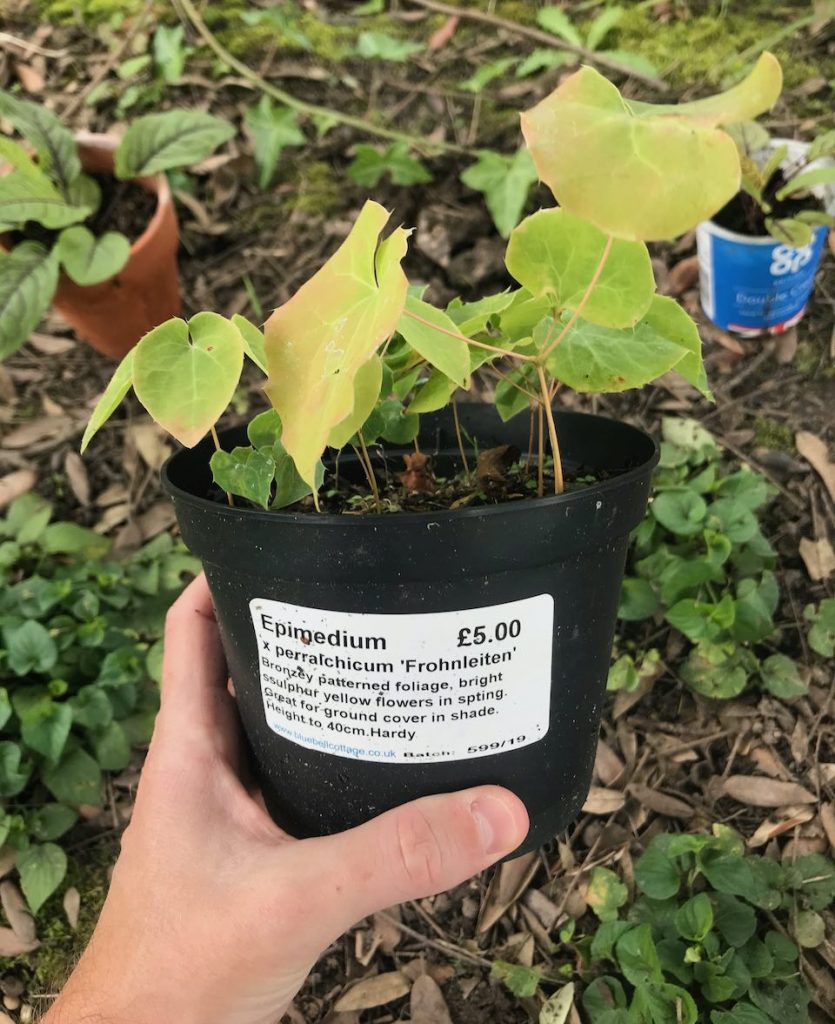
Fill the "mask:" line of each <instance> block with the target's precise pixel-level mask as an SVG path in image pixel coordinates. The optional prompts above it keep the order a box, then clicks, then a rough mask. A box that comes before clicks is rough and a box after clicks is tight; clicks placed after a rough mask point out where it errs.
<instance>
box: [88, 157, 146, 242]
mask: <svg viewBox="0 0 835 1024" xmlns="http://www.w3.org/2000/svg"><path fill="white" fill-rule="evenodd" d="M91 177H93V178H95V180H96V183H97V184H98V186H99V188H100V189H101V202H100V203H99V208H98V210H96V212H95V213H94V214H93V215H92V216H91V217H89V218H88V219H87V221H86V222H85V223H86V225H87V227H88V228H89V229H90V230H91V231H92V232H93V234H94V235H101V234H104V232H105V231H119V232H121V234H123V235H125V236H126V237H127V238H129V239H130V241H131V242H135V241H136V240H137V239H138V238H139V237H140V236H141V235H142V234H143V232H144V231H145V230H146V229H147V227H148V225H149V224H150V222H151V218H152V217H153V215H154V212H155V211H156V208H157V197H156V194H155V193H154V192H151V191H150V190H149V189H147V188H143V186H142V185H138V184H137V183H136V182H134V181H117V180H116V179H115V178H113V177H112V176H111V175H109V174H93V175H91Z"/></svg>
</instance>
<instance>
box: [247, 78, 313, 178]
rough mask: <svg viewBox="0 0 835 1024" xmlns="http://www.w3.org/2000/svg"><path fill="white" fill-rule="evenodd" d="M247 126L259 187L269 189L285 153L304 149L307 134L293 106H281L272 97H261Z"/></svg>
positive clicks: (249, 111)
mask: <svg viewBox="0 0 835 1024" xmlns="http://www.w3.org/2000/svg"><path fill="white" fill-rule="evenodd" d="M244 124H245V125H246V129H247V132H248V133H249V135H250V136H251V138H252V144H253V149H254V151H255V166H256V167H257V168H258V187H259V188H268V187H269V185H270V183H271V182H272V180H273V177H274V176H275V171H276V168H277V167H278V161H279V160H280V159H281V154H282V151H283V150H284V149H285V148H286V147H287V146H303V145H304V143H305V137H304V132H303V131H302V130H301V128H299V115H298V114H297V113H296V111H295V110H291V109H290V107H278V106H276V105H275V104H274V103H273V101H272V100H271V99H270V97H269V96H262V97H261V99H260V100H259V101H258V103H257V104H256V106H254V107H250V108H249V110H247V112H246V114H245V115H244Z"/></svg>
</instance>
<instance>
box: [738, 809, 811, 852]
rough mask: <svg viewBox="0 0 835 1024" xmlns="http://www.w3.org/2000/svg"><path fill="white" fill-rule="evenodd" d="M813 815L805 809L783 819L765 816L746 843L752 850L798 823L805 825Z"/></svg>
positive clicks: (790, 829) (795, 826) (788, 830)
mask: <svg viewBox="0 0 835 1024" xmlns="http://www.w3.org/2000/svg"><path fill="white" fill-rule="evenodd" d="M813 817H814V815H813V814H812V812H811V811H805V812H803V813H801V814H794V815H791V816H790V817H788V818H786V819H785V820H784V821H773V820H772V819H771V818H766V820H765V821H763V822H761V824H760V825H759V826H758V828H757V829H756V831H755V832H754V834H753V835H752V836H751V838H750V839H748V840H747V841H746V842H747V845H748V846H749V848H750V849H752V850H755V849H757V847H759V846H765V844H766V843H769V842H771V840H772V839H775V838H776V837H777V836H781V835H782V834H783V833H784V832H791V831H792V829H795V828H797V826H798V825H805V824H806V822H807V821H811V820H812V818H813Z"/></svg>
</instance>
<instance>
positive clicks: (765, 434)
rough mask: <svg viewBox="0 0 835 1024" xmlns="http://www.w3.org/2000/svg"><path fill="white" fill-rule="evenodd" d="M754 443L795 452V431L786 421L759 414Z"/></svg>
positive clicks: (755, 422) (755, 424)
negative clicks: (778, 420) (779, 421)
mask: <svg viewBox="0 0 835 1024" xmlns="http://www.w3.org/2000/svg"><path fill="white" fill-rule="evenodd" d="M754 443H755V444H756V445H758V446H759V447H761V448H769V449H770V450H771V451H780V452H793V451H794V432H793V431H792V429H791V427H789V426H786V424H785V423H778V422H777V421H776V420H771V419H768V417H766V416H758V417H757V418H756V419H755V420H754Z"/></svg>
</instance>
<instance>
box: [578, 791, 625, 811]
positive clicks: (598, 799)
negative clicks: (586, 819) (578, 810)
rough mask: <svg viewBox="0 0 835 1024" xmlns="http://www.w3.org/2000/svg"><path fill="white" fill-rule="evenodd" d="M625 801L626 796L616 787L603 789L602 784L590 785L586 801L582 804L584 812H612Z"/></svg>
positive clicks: (618, 808)
mask: <svg viewBox="0 0 835 1024" xmlns="http://www.w3.org/2000/svg"><path fill="white" fill-rule="evenodd" d="M625 803H626V797H625V796H624V795H623V793H621V792H620V790H618V789H604V788H603V786H592V787H591V789H590V790H589V795H588V796H587V797H586V802H585V803H584V804H583V813H585V814H614V812H615V811H619V810H620V809H621V808H622V807H623V805H624V804H625Z"/></svg>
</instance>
